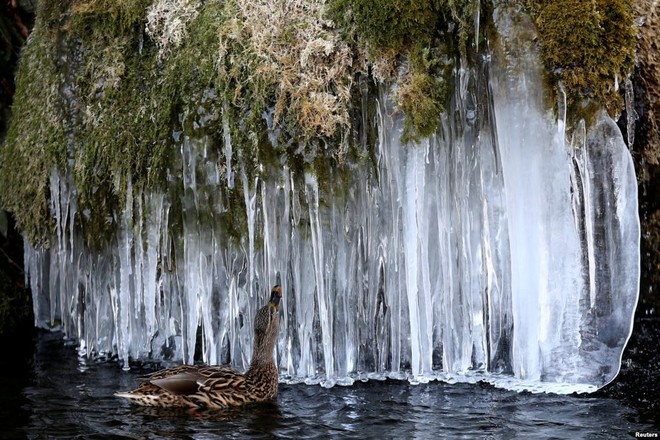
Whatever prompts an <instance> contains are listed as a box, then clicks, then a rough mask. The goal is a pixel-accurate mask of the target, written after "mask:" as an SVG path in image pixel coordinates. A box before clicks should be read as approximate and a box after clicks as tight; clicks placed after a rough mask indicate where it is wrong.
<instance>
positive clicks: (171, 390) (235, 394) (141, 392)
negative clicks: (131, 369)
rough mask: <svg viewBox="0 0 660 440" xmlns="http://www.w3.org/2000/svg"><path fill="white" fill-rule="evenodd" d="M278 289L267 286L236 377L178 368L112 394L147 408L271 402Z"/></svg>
mask: <svg viewBox="0 0 660 440" xmlns="http://www.w3.org/2000/svg"><path fill="white" fill-rule="evenodd" d="M281 299H282V287H281V286H279V285H277V284H276V285H275V286H273V288H272V289H271V292H270V300H269V301H268V303H267V304H266V305H265V306H263V307H262V308H261V309H259V311H258V312H257V314H256V317H255V320H254V341H253V349H252V358H251V361H250V367H249V368H248V370H247V371H246V372H245V373H239V372H238V371H236V370H233V369H231V368H229V367H226V366H209V365H179V366H176V367H173V368H168V369H165V370H160V371H156V372H154V373H152V374H150V375H148V376H145V377H143V378H142V382H141V383H140V385H139V386H138V387H137V388H136V389H134V390H132V391H125V392H117V393H115V396H117V397H122V398H126V399H129V400H130V401H131V402H132V403H135V404H137V405H140V406H147V407H161V408H176V407H184V408H186V407H187V408H190V409H193V410H195V409H202V408H206V409H220V408H230V407H237V406H241V405H245V404H249V403H257V402H267V401H272V400H274V399H275V398H276V397H277V392H278V382H279V380H278V372H277V367H276V365H275V357H274V348H275V343H276V342H277V337H278V333H279V325H280V320H279V306H280V300H281Z"/></svg>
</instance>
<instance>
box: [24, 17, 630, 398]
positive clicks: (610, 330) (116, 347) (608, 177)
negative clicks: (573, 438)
mask: <svg viewBox="0 0 660 440" xmlns="http://www.w3.org/2000/svg"><path fill="white" fill-rule="evenodd" d="M511 17H512V16H511V15H510V14H499V15H498V14H497V13H496V16H495V23H496V26H497V28H498V31H499V33H500V37H501V38H500V40H501V41H499V42H498V44H499V46H498V47H496V48H494V49H492V50H489V51H485V52H487V55H485V56H484V58H483V60H482V61H481V62H480V63H479V65H478V66H476V67H474V68H470V69H468V68H464V69H461V70H460V71H457V72H456V75H457V84H456V87H455V93H454V96H453V98H452V99H451V105H450V107H449V108H448V109H447V110H446V111H445V112H444V113H443V114H442V115H440V117H441V125H440V129H439V130H438V132H437V134H436V135H434V136H432V137H431V138H430V139H426V140H424V141H422V142H420V143H419V144H414V145H402V144H401V141H400V137H401V132H402V118H403V116H402V115H400V114H397V113H396V112H395V110H394V108H393V106H392V104H391V102H390V100H389V98H388V96H389V95H388V93H387V91H386V90H384V89H382V90H381V94H380V96H379V113H378V120H377V125H378V132H379V141H378V145H377V146H376V151H377V153H376V157H377V165H376V167H375V169H369V167H366V166H363V167H356V168H355V170H354V172H353V173H352V176H351V180H350V182H349V184H348V187H347V188H346V189H345V190H343V191H338V194H337V196H336V197H335V198H333V199H332V200H327V199H323V197H322V194H321V190H320V188H319V186H320V182H319V181H318V178H317V177H316V176H315V175H313V174H306V175H304V176H297V175H295V173H294V172H293V171H292V170H290V169H288V168H287V167H286V166H282V167H280V168H279V169H277V170H276V171H275V172H273V173H269V174H268V175H267V177H266V178H258V179H255V180H253V181H250V179H249V178H248V174H247V173H246V171H245V169H244V166H243V163H242V161H241V157H240V155H238V154H236V152H234V154H233V157H232V140H231V139H228V136H225V140H224V143H225V147H224V149H223V151H221V152H219V151H217V150H216V149H213V148H210V146H209V144H208V142H207V140H206V139H204V138H198V139H195V138H189V137H182V141H181V150H180V161H179V164H178V166H177V168H176V169H172V170H170V172H171V174H172V176H174V179H173V183H172V188H171V190H170V191H166V192H162V193H156V192H145V191H142V190H140V189H135V188H129V190H128V197H127V200H126V206H125V209H124V211H123V212H122V213H119V214H118V215H117V222H118V225H119V226H118V230H117V233H116V237H115V238H114V239H113V241H112V244H111V245H110V246H107V247H106V248H105V249H103V250H101V251H99V250H91V249H89V248H88V247H86V245H85V242H84V240H83V235H82V232H81V231H79V230H78V229H77V227H74V223H75V222H74V219H75V218H76V216H84V215H87V213H85V212H79V211H78V209H77V206H76V190H75V188H74V186H73V184H72V181H71V178H70V176H68V175H67V174H66V173H61V172H59V171H57V170H54V171H53V174H52V178H51V204H52V206H51V208H52V212H53V215H54V217H55V219H56V224H57V237H56V239H55V240H54V243H55V244H54V246H53V247H52V248H51V249H50V250H43V249H35V248H32V247H31V246H30V245H26V248H25V261H26V267H27V277H28V281H29V283H30V285H31V286H32V289H33V292H34V298H35V301H34V305H35V315H36V320H37V324H38V325H43V326H45V325H48V324H49V323H52V322H55V321H57V320H60V321H61V325H62V327H63V329H64V330H65V331H66V333H67V334H68V335H69V336H71V337H74V338H77V339H78V341H79V342H80V344H81V349H82V350H84V351H86V352H87V353H116V354H118V356H119V358H120V359H122V360H123V361H124V362H125V365H128V360H129V359H145V358H150V357H151V358H155V359H171V360H175V361H176V360H183V361H185V362H192V361H193V358H194V354H195V344H196V337H197V334H198V328H199V327H200V326H201V335H202V337H201V347H197V348H198V350H201V353H202V357H203V360H204V361H205V362H208V363H224V362H230V363H231V364H232V365H233V366H234V367H236V368H238V369H243V368H246V367H247V365H248V363H249V359H248V357H249V354H250V352H251V334H252V327H253V322H252V320H253V317H254V314H255V312H256V310H257V308H258V307H260V306H261V305H262V303H263V302H264V301H265V299H266V295H267V292H268V290H269V288H270V286H272V285H273V284H275V283H279V284H281V285H282V286H283V289H284V292H285V294H284V297H283V305H282V309H283V310H282V320H281V335H280V340H279V343H278V346H277V359H278V361H279V367H280V372H281V377H282V380H285V381H290V382H301V381H304V382H307V383H320V384H322V385H324V386H332V385H334V384H344V385H346V384H351V383H353V381H354V380H365V379H369V378H385V377H390V378H399V379H408V380H410V381H411V382H422V381H428V380H432V379H441V380H446V381H450V382H452V381H478V380H484V381H488V382H491V383H494V384H495V385H497V386H502V387H506V388H511V389H518V390H522V389H527V390H531V391H552V392H559V393H564V392H567V393H568V392H573V391H592V390H595V389H597V388H598V387H601V386H603V385H604V384H606V383H608V382H609V381H611V380H612V379H613V378H614V377H615V375H616V374H617V372H618V369H619V365H620V357H621V352H622V350H623V347H624V345H625V343H626V341H627V338H628V337H629V335H630V332H631V323H632V316H633V312H634V308H635V305H636V301H637V295H638V279H639V220H638V214H637V189H636V188H637V187H636V181H635V174H634V168H633V164H632V160H631V157H630V154H629V152H628V150H627V148H626V145H625V143H624V141H623V138H622V136H621V133H620V132H619V130H618V128H617V126H616V124H615V123H614V122H613V121H612V120H611V119H610V118H609V117H608V116H607V115H606V114H604V113H602V114H601V115H599V116H598V120H597V122H596V123H595V124H594V125H593V126H591V127H590V128H588V129H587V128H585V127H584V126H583V125H582V126H579V127H578V128H577V129H575V130H574V131H573V132H572V134H571V136H570V139H568V138H569V136H568V135H567V134H566V132H565V121H564V116H563V114H562V112H563V106H562V103H559V117H558V118H557V117H556V116H555V115H553V112H552V110H550V109H549V108H550V107H551V106H549V105H547V103H545V102H544V99H545V98H544V89H543V85H542V79H541V71H540V66H539V62H538V55H537V53H536V52H535V50H534V48H533V44H532V43H531V40H530V39H529V38H528V37H527V36H526V35H524V34H523V33H524V29H525V28H524V26H523V27H522V28H521V27H520V26H518V25H513V21H512V18H511ZM223 154H224V156H223ZM225 164H226V166H224V167H223V165H225ZM223 173H225V175H226V176H227V181H229V182H231V184H232V185H233V184H234V182H235V181H239V180H240V181H241V183H242V187H243V188H244V192H243V199H244V203H245V207H246V212H247V219H246V222H247V231H248V233H247V236H245V237H243V238H242V239H241V240H236V239H234V238H230V237H229V236H227V234H226V233H225V232H224V229H223V228H222V223H223V222H224V221H226V219H227V218H228V216H230V215H231V212H228V203H227V200H224V199H223V196H222V194H223V192H222V191H219V190H218V186H219V185H220V184H221V183H220V182H221V181H222V180H223V179H222V178H221V176H222V175H223Z"/></svg>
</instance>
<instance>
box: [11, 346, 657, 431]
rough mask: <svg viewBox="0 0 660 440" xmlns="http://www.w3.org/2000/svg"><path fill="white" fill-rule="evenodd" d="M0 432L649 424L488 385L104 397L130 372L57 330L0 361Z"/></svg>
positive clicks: (595, 404)
mask: <svg viewBox="0 0 660 440" xmlns="http://www.w3.org/2000/svg"><path fill="white" fill-rule="evenodd" d="M0 367H2V374H3V376H2V377H3V378H4V385H3V388H4V389H3V392H2V394H1V395H0V426H2V429H0V438H6V439H19V438H29V439H42V438H43V439H46V438H47V439H51V438H52V439H60V438H62V439H64V438H75V439H113V438H114V439H173V438H176V439H210V438H295V439H299V438H318V439H322V438H355V439H363V438H367V437H368V438H373V437H376V438H383V439H390V438H391V439H399V438H420V439H425V438H520V437H524V438H528V437H533V438H622V437H624V438H625V437H630V436H632V437H633V438H634V433H635V432H658V431H659V429H658V427H657V426H656V427H654V426H653V425H649V424H644V423H641V422H640V421H639V420H640V419H639V417H638V414H637V412H636V411H635V410H633V409H631V408H629V407H627V406H625V405H624V404H622V403H621V402H620V401H619V400H617V399H613V398H603V397H591V396H587V397H580V398H577V397H574V396H559V395H549V394H529V393H515V392H511V391H506V390H500V389H496V388H493V387H491V386H489V385H483V384H481V385H480V384H477V385H470V384H454V385H448V384H444V383H440V382H432V383H429V384H422V385H409V384H407V383H405V382H398V381H382V382H381V381H371V382H367V383H356V384H355V385H354V386H351V387H335V388H332V389H324V388H321V387H319V386H306V385H281V387H280V395H279V398H278V400H277V402H276V403H272V404H264V405H251V406H247V407H244V408H238V409H232V410H224V411H188V410H183V409H181V410H179V409H173V410H163V409H153V408H141V407H136V406H133V405H131V404H130V403H128V402H127V401H125V400H123V399H119V398H116V397H114V396H113V393H114V392H116V391H118V390H126V389H130V388H132V387H134V386H135V385H136V383H137V382H138V376H139V375H140V373H139V372H133V371H131V372H128V373H127V372H123V371H121V369H120V368H119V367H118V365H117V364H116V363H112V362H93V361H86V360H84V359H81V358H79V357H78V356H77V353H76V351H75V349H74V348H73V347H67V346H66V344H63V343H62V338H61V335H57V334H41V335H39V336H38V337H37V338H36V339H35V344H34V350H33V352H31V353H29V355H26V356H24V358H23V357H21V356H18V357H12V359H11V361H10V362H9V361H8V358H7V357H5V358H4V359H3V360H2V361H0Z"/></svg>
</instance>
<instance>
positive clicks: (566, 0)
mask: <svg viewBox="0 0 660 440" xmlns="http://www.w3.org/2000/svg"><path fill="white" fill-rule="evenodd" d="M526 3H527V5H528V7H529V8H530V11H531V12H532V16H533V17H534V20H535V23H536V26H537V28H538V31H539V39H540V43H541V56H542V58H543V63H544V65H545V67H546V71H547V74H548V78H549V81H550V83H551V85H552V90H553V92H554V94H555V96H556V95H557V94H560V93H562V92H561V91H560V89H561V88H563V90H564V92H565V93H566V99H567V105H568V109H569V116H570V117H571V118H572V119H573V120H579V119H580V118H586V119H589V118H590V117H591V115H592V114H594V113H595V111H597V110H598V109H599V108H605V109H607V110H608V112H609V113H610V114H611V115H612V116H618V115H619V114H620V112H621V109H622V103H623V101H622V97H621V93H620V91H619V89H618V84H619V83H621V84H622V83H623V81H624V80H625V78H627V77H628V76H629V75H630V74H631V73H632V69H633V66H634V61H635V48H636V44H637V40H636V35H637V28H636V26H635V23H634V19H633V10H632V3H631V2H630V1H629V0H591V1H581V0H553V1H538V0H526Z"/></svg>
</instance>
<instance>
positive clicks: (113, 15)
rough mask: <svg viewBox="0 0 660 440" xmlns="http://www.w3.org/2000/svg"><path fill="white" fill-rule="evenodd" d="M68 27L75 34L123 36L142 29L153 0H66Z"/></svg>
mask: <svg viewBox="0 0 660 440" xmlns="http://www.w3.org/2000/svg"><path fill="white" fill-rule="evenodd" d="M69 2H70V3H69V4H70V8H69V23H68V24H69V29H70V31H71V32H74V33H85V32H93V33H98V34H103V35H125V34H129V33H132V32H133V31H134V30H135V29H136V28H140V29H142V28H143V27H144V22H145V20H146V12H147V8H148V7H149V6H150V5H151V3H153V0H69Z"/></svg>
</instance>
